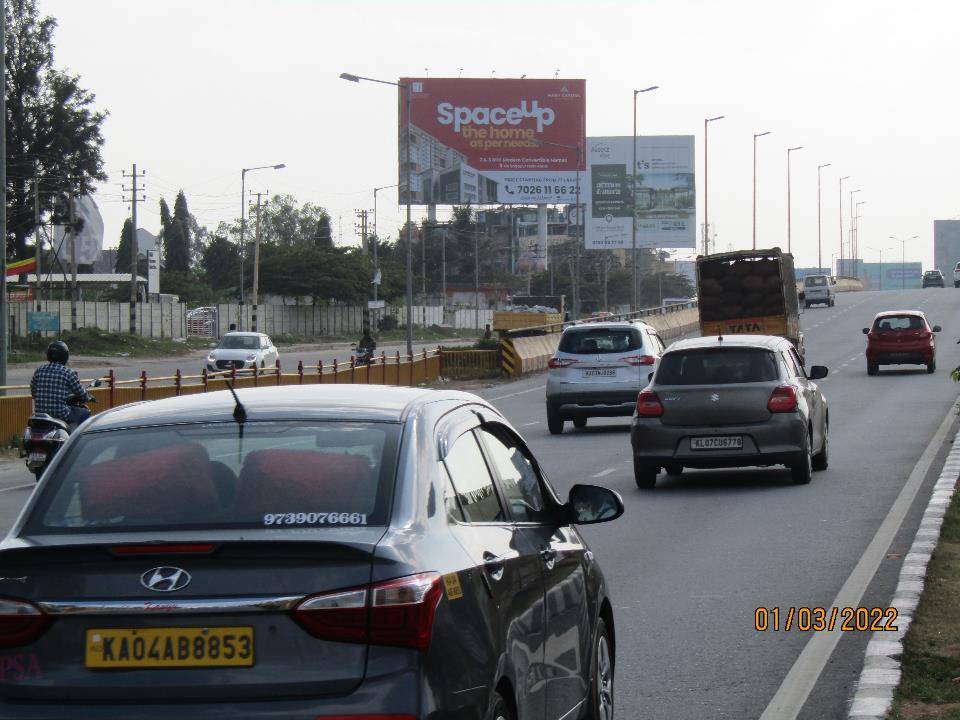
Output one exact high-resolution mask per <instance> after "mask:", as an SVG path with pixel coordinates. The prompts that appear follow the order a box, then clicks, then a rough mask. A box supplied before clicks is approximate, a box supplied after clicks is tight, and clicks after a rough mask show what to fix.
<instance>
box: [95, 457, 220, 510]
mask: <svg viewBox="0 0 960 720" xmlns="http://www.w3.org/2000/svg"><path fill="white" fill-rule="evenodd" d="M77 482H78V485H79V489H80V508H81V513H82V515H83V518H84V520H88V521H102V520H109V519H110V518H114V517H121V516H122V517H125V518H127V519H139V520H150V519H156V520H157V521H160V522H162V521H164V520H165V519H178V520H179V519H181V518H183V519H184V520H189V519H190V518H191V517H203V516H205V515H209V514H211V513H213V512H216V511H217V509H218V507H219V501H218V497H217V491H216V486H215V485H214V483H213V478H212V476H211V472H210V459H209V456H208V454H207V451H206V448H204V447H203V446H202V445H199V444H197V443H182V444H178V445H170V446H168V447H164V448H159V449H157V450H148V451H146V452H143V453H138V454H136V455H131V456H129V457H125V458H122V459H118V460H108V461H107V462H102V463H97V464H96V465H91V466H90V467H86V468H83V469H82V470H80V471H79V472H78V473H77Z"/></svg>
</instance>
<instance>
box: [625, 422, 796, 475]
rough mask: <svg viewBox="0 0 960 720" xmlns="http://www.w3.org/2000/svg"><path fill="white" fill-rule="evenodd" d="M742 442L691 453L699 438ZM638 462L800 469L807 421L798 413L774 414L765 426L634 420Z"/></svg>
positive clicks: (634, 447)
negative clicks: (735, 446)
mask: <svg viewBox="0 0 960 720" xmlns="http://www.w3.org/2000/svg"><path fill="white" fill-rule="evenodd" d="M732 436H739V437H741V438H742V439H743V447H742V448H740V449H735V450H693V449H692V448H691V440H692V439H693V438H695V437H732ZM630 442H631V445H632V446H633V459H634V463H636V464H639V465H647V466H658V465H660V466H662V465H665V464H667V463H677V464H679V465H683V466H685V467H692V468H724V467H750V466H767V465H788V466H792V465H798V464H800V463H801V462H803V459H804V453H805V452H806V447H807V425H806V420H805V419H804V418H803V417H802V416H801V415H799V414H797V413H782V414H774V415H771V417H770V420H768V421H766V422H762V423H747V424H743V425H721V426H716V427H705V426H696V427H688V426H679V425H664V424H663V423H662V422H660V420H658V419H654V418H634V420H633V427H632V429H631V431H630Z"/></svg>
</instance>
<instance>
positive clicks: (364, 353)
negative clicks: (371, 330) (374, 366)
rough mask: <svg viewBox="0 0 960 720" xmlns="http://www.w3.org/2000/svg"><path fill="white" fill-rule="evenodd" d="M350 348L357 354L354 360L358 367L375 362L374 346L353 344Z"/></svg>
mask: <svg viewBox="0 0 960 720" xmlns="http://www.w3.org/2000/svg"><path fill="white" fill-rule="evenodd" d="M350 349H351V350H353V351H354V353H355V355H354V357H353V362H354V365H355V366H356V367H361V366H363V365H369V364H370V363H372V362H373V358H374V355H373V348H369V347H365V346H363V345H360V346H357V345H351V346H350Z"/></svg>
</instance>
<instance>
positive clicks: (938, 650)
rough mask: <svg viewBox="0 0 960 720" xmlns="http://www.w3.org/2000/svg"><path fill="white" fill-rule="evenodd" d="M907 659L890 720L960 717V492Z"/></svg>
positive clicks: (909, 641)
mask: <svg viewBox="0 0 960 720" xmlns="http://www.w3.org/2000/svg"><path fill="white" fill-rule="evenodd" d="M901 663H902V665H903V675H902V677H901V680H900V686H899V687H898V688H897V692H896V695H895V696H894V704H893V708H892V709H891V711H890V714H889V715H888V716H887V717H888V719H889V720H927V719H930V720H933V719H936V720H960V494H957V495H954V497H953V501H952V502H951V503H950V507H949V508H948V509H947V514H946V516H945V517H944V522H943V527H942V529H941V532H940V541H939V543H938V544H937V549H936V550H935V551H934V553H933V557H932V558H931V560H930V564H929V565H928V566H927V579H926V582H925V584H924V590H923V595H922V596H921V597H920V605H919V607H918V608H917V613H916V616H915V618H914V620H913V623H911V625H910V630H909V631H908V632H907V636H906V638H905V639H904V645H903V655H902V657H901Z"/></svg>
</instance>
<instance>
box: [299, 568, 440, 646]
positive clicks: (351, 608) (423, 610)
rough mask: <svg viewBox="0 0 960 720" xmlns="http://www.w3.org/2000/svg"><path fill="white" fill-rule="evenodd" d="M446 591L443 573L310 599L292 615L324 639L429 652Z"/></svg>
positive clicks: (315, 596)
mask: <svg viewBox="0 0 960 720" xmlns="http://www.w3.org/2000/svg"><path fill="white" fill-rule="evenodd" d="M442 593H443V588H442V583H441V580H440V575H439V574H438V573H434V572H429V573H420V574H419V575H410V576H408V577H402V578H397V579H396V580H388V581H386V582H383V583H377V584H375V585H371V586H370V587H364V588H351V589H349V590H339V591H337V592H332V593H323V594H322V595H314V596H312V597H308V598H307V599H305V600H304V601H303V602H301V603H300V604H299V605H297V607H295V608H294V609H293V617H294V618H295V619H296V620H297V622H299V623H300V625H302V626H303V628H304V629H305V630H306V631H307V632H309V633H310V634H311V635H314V636H315V637H319V638H323V639H325V640H338V641H340V642H355V643H369V644H371V645H395V646H399V647H409V648H414V649H416V650H426V649H427V648H428V647H429V646H430V636H431V634H432V632H433V618H434V615H435V613H436V610H437V605H438V604H439V602H440V596H441V595H442Z"/></svg>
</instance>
